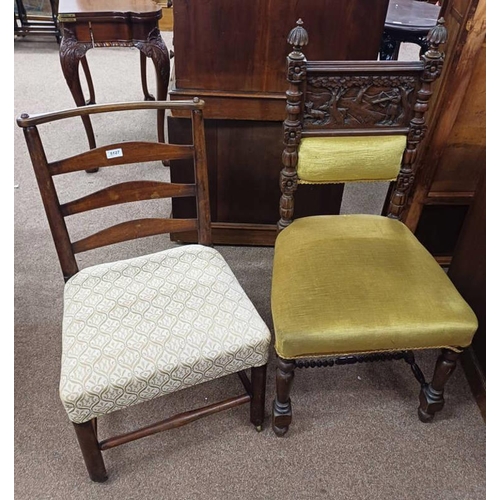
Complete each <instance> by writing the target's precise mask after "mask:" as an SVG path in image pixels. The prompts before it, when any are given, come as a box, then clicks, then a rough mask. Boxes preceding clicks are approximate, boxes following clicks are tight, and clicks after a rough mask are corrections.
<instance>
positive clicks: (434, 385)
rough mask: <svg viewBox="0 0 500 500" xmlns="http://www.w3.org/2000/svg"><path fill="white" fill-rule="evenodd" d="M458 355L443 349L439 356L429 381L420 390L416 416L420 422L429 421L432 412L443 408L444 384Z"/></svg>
mask: <svg viewBox="0 0 500 500" xmlns="http://www.w3.org/2000/svg"><path fill="white" fill-rule="evenodd" d="M459 356H460V353H458V352H455V351H451V350H450V349H443V352H442V353H441V355H440V356H439V358H438V360H437V362H436V368H435V369H434V376H433V377H432V381H431V383H430V384H426V385H424V386H423V387H422V390H421V391H420V407H419V408H418V418H419V419H420V420H421V421H422V422H425V423H426V422H430V421H431V420H432V419H433V418H434V414H435V413H436V412H438V411H441V410H442V409H443V406H444V397H443V395H444V386H445V384H446V382H447V381H448V379H449V378H450V376H451V374H452V373H453V372H454V370H455V368H456V366H457V359H458V357H459Z"/></svg>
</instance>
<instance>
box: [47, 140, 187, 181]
mask: <svg viewBox="0 0 500 500" xmlns="http://www.w3.org/2000/svg"><path fill="white" fill-rule="evenodd" d="M108 151H119V153H120V155H121V156H117V157H112V158H108V157H107V152H108ZM193 154H194V149H193V146H188V145H187V146H180V145H177V144H160V143H157V142H120V143H116V144H107V145H106V146H102V147H100V148H96V149H91V150H90V151H86V152H85V153H81V154H78V155H75V156H71V157H69V158H65V159H63V160H58V161H54V162H51V163H49V170H50V174H51V175H60V174H67V173H70V172H78V171H81V170H88V169H91V168H100V167H112V166H115V165H126V164H130V163H138V162H141V163H142V162H148V161H157V160H188V159H191V158H193Z"/></svg>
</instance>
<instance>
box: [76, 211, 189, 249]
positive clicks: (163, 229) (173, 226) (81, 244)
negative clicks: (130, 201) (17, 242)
mask: <svg viewBox="0 0 500 500" xmlns="http://www.w3.org/2000/svg"><path fill="white" fill-rule="evenodd" d="M196 229H198V220H197V219H154V218H151V219H136V220H131V221H127V222H122V223H121V224H116V225H115V226H111V227H108V228H106V229H103V230H102V231H99V232H97V233H94V234H92V235H91V236H88V237H86V238H83V239H81V240H78V241H75V242H74V243H72V244H71V248H72V249H73V252H74V253H81V252H87V251H88V250H93V249H94V248H99V247H103V246H106V245H112V244H114V243H121V242H122V241H127V240H132V239H135V238H143V237H145V236H154V235H156V234H163V233H176V232H179V231H194V230H196Z"/></svg>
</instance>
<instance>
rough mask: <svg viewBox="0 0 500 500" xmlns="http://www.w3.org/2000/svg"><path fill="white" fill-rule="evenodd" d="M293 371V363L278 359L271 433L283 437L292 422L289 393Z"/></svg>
mask: <svg viewBox="0 0 500 500" xmlns="http://www.w3.org/2000/svg"><path fill="white" fill-rule="evenodd" d="M294 370H295V361H290V360H286V359H281V358H278V367H277V368H276V398H275V399H274V403H273V431H274V433H275V434H276V435H277V436H280V437H281V436H284V435H285V434H286V432H287V431H288V427H289V425H290V423H291V422H292V402H291V401H290V391H291V389H292V381H293V376H294Z"/></svg>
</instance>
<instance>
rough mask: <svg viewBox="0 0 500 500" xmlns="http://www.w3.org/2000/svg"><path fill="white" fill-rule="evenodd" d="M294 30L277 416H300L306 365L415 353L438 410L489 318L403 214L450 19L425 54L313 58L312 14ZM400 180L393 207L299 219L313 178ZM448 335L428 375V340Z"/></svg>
mask: <svg viewBox="0 0 500 500" xmlns="http://www.w3.org/2000/svg"><path fill="white" fill-rule="evenodd" d="M297 24H298V25H297V26H296V27H295V28H294V29H293V30H292V31H291V32H290V34H289V37H288V42H289V43H290V44H291V45H292V46H293V51H292V52H291V53H290V54H289V56H288V58H287V61H288V76H287V79H288V82H289V87H288V90H287V92H286V97H287V104H286V111H287V117H286V120H285V122H284V151H283V165H284V168H283V170H282V172H281V177H280V184H281V191H282V196H281V200H280V215H281V218H280V220H279V223H278V231H279V234H278V237H277V240H276V246H275V256H274V263H273V278H272V297H271V299H272V300H271V302H272V316H273V323H274V330H275V350H276V353H277V356H278V367H277V372H276V398H275V400H274V405H273V429H274V431H275V433H276V434H277V435H280V436H281V435H284V434H285V433H286V432H287V430H288V428H289V425H290V423H291V420H292V409H291V400H290V393H291V385H292V380H293V378H294V373H295V369H296V368H303V367H306V368H307V367H326V366H333V365H341V364H350V363H356V362H364V361H374V360H387V359H404V360H405V361H406V362H408V363H409V364H410V366H411V368H412V370H413V373H414V374H415V376H416V378H417V380H418V382H419V383H420V385H421V391H420V406H419V409H418V415H419V417H420V419H421V420H422V421H424V422H428V421H430V420H431V419H432V418H433V416H434V414H435V413H436V412H437V411H439V410H441V408H442V407H443V404H444V399H443V391H444V385H445V382H446V381H447V379H448V378H449V376H450V375H451V373H452V372H453V370H454V368H455V366H456V362H457V358H458V357H459V354H460V352H461V351H462V350H463V348H465V347H466V346H468V345H469V344H470V343H471V341H472V337H473V335H474V333H475V331H476V328H477V320H476V317H475V315H474V313H473V312H472V310H471V308H470V307H469V306H468V305H467V304H466V302H465V301H464V300H463V299H462V297H461V296H460V295H459V293H458V292H457V290H456V289H455V287H454V286H453V284H452V283H451V281H450V280H449V279H448V277H447V275H446V273H445V272H444V270H443V269H442V268H441V267H440V266H439V265H438V264H437V262H436V261H435V259H434V258H433V257H432V256H431V255H430V254H429V252H428V251H427V250H426V249H425V248H424V247H423V246H422V245H421V244H420V243H419V241H418V240H417V239H416V238H415V236H414V235H413V234H412V232H411V231H410V230H409V229H408V228H407V227H406V226H405V225H404V224H403V222H402V221H401V219H402V217H403V215H404V210H405V206H406V204H407V200H408V196H409V194H410V192H411V187H412V184H413V180H414V176H415V171H414V168H415V160H416V157H417V153H418V148H419V145H420V144H421V141H422V139H423V138H424V136H425V132H426V125H425V112H426V111H427V108H428V102H429V99H430V97H431V95H432V89H431V84H432V82H433V81H434V80H436V79H437V78H438V77H439V75H440V73H441V69H442V65H443V60H444V54H443V53H442V52H441V51H440V50H439V46H440V44H442V43H444V42H445V41H446V36H447V34H446V29H445V27H444V20H442V19H441V20H439V21H438V24H437V25H436V27H435V28H433V29H432V30H431V31H430V32H429V35H428V42H429V50H427V52H426V53H425V54H424V55H423V56H422V57H421V60H420V61H415V62H404V61H380V62H376V61H369V62H366V61H346V62H335V61H307V60H306V58H305V56H304V53H303V51H302V49H303V47H304V46H305V45H307V42H308V34H307V32H306V30H305V29H304V28H303V26H302V21H300V20H299V21H298V23H297ZM355 181H359V182H364V181H394V183H393V185H392V188H391V189H392V191H391V194H390V201H389V203H388V208H387V216H382V215H380V216H378V215H363V214H354V215H324V216H312V217H304V218H299V219H296V220H293V221H292V218H293V212H294V193H295V191H296V189H297V188H299V189H300V185H301V184H320V183H337V182H339V183H345V182H355ZM435 348H442V354H441V355H440V357H439V359H438V361H437V364H436V368H435V371H434V376H433V378H432V381H431V382H430V383H427V382H426V381H425V378H424V374H423V373H422V371H421V370H420V368H419V367H418V365H417V364H416V362H415V356H414V354H413V351H414V350H417V349H435Z"/></svg>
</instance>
